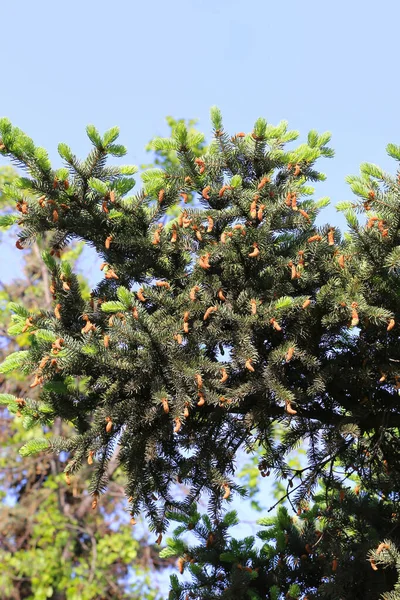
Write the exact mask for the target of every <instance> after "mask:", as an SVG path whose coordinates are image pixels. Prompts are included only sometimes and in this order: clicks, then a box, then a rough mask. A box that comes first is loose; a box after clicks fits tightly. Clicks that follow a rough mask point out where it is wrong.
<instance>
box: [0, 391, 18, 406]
mask: <svg viewBox="0 0 400 600" xmlns="http://www.w3.org/2000/svg"><path fill="white" fill-rule="evenodd" d="M16 399H17V397H16V396H13V395H12V394H0V405H2V406H8V405H9V404H12V403H13V402H15V401H16Z"/></svg>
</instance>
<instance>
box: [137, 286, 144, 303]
mask: <svg viewBox="0 0 400 600" xmlns="http://www.w3.org/2000/svg"><path fill="white" fill-rule="evenodd" d="M136 295H137V297H138V300H140V302H146V298H145V297H144V296H143V288H139V289H138V291H137V292H136Z"/></svg>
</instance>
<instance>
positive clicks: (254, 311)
mask: <svg viewBox="0 0 400 600" xmlns="http://www.w3.org/2000/svg"><path fill="white" fill-rule="evenodd" d="M250 306H251V314H252V315H256V314H257V300H255V299H254V298H252V299H251V300H250Z"/></svg>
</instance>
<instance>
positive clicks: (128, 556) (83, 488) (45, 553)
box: [0, 169, 168, 600]
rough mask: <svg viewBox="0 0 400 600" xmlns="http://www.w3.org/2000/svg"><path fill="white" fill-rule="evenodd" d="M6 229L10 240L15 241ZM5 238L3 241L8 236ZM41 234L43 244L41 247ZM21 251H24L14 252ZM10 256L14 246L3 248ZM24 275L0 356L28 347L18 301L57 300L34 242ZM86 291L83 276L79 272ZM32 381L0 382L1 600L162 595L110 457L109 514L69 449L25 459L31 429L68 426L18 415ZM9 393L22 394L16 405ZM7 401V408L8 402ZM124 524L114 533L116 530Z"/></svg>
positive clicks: (9, 298) (3, 307)
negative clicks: (17, 319) (74, 467)
mask: <svg viewBox="0 0 400 600" xmlns="http://www.w3.org/2000/svg"><path fill="white" fill-rule="evenodd" d="M16 177H17V175H16V173H15V172H13V171H12V170H10V169H4V170H1V171H0V179H3V183H5V182H7V183H12V182H13V181H15V179H16ZM0 209H1V216H0V218H1V220H2V223H3V224H7V222H11V221H12V218H11V219H10V218H9V217H10V213H11V212H12V211H14V204H13V203H10V202H9V200H8V198H7V197H6V196H4V195H1V196H0ZM9 236H10V234H9V233H8V234H7V233H5V234H4V237H5V238H6V240H7V238H9ZM2 243H4V242H3V240H2ZM44 243H45V241H42V242H41V245H43V244H44ZM81 250H82V248H81V245H77V246H75V247H69V248H67V249H66V251H65V253H64V254H65V257H66V258H68V259H69V260H70V261H71V264H74V263H75V261H76V259H77V258H78V257H79V256H80V254H81ZM15 252H18V250H15ZM7 254H8V255H10V254H11V259H12V258H14V257H13V254H12V252H11V253H10V251H9V250H7ZM22 266H23V268H22V270H21V273H20V276H19V278H18V279H12V280H11V281H7V282H3V281H2V282H1V291H0V299H1V304H0V335H1V346H0V355H1V360H4V359H5V357H6V356H7V355H8V354H10V353H11V352H13V351H17V350H20V349H26V348H28V347H29V334H28V333H27V332H23V333H21V334H19V335H18V336H16V337H15V336H13V335H12V334H10V333H8V332H7V329H8V328H10V326H11V329H12V326H13V325H12V322H10V316H11V315H10V312H12V311H10V308H12V306H13V304H12V302H13V301H14V302H15V301H17V300H20V301H21V300H22V301H23V303H24V306H25V307H26V308H27V309H29V310H30V311H31V312H32V313H37V312H39V307H45V306H47V307H48V308H50V307H51V294H50V291H49V289H48V288H49V281H48V272H47V269H46V266H45V264H44V263H43V261H42V260H41V256H40V247H39V245H38V243H36V242H35V243H34V244H33V245H32V247H31V248H30V249H29V250H27V251H25V252H24V254H23V260H22ZM80 286H81V289H82V291H83V293H85V294H87V295H88V288H87V283H86V282H85V281H84V280H83V278H80ZM29 384H30V380H29V379H27V377H26V376H24V375H23V374H21V373H18V372H13V373H9V374H8V375H7V377H6V378H4V377H1V388H0V423H1V428H0V474H1V475H0V590H1V594H0V595H1V598H2V600H22V599H23V598H31V599H35V600H40V599H41V598H53V599H57V600H70V599H71V598H77V597H79V598H80V599H82V600H95V599H99V598H103V597H107V598H110V599H111V598H112V599H117V598H118V599H120V598H140V599H144V598H148V599H149V600H151V599H154V598H155V597H158V592H157V585H155V584H154V577H153V581H152V586H151V589H149V574H150V569H152V570H153V571H154V570H155V568H156V567H155V565H156V564H158V565H159V567H161V568H162V567H165V566H166V564H168V563H166V562H165V561H162V560H161V561H160V560H159V557H158V552H157V550H156V548H155V547H154V544H150V543H149V542H148V534H147V532H146V531H145V532H144V534H143V536H142V537H141V539H133V536H132V528H131V527H130V525H129V519H127V518H126V515H124V508H125V500H124V494H123V483H122V481H121V475H120V474H118V471H117V469H116V468H115V467H116V466H117V464H116V463H115V464H113V471H114V472H113V474H112V481H111V482H110V489H109V493H108V494H107V495H106V496H105V498H104V502H103V511H102V512H100V511H97V512H93V511H92V510H91V508H90V504H91V500H90V496H88V494H87V476H88V473H90V467H89V466H87V468H86V469H83V470H81V471H80V472H79V473H77V474H76V475H75V476H74V477H73V478H72V480H71V482H70V485H69V486H68V485H67V482H66V481H65V478H64V475H63V470H64V468H65V465H66V461H67V456H66V455H61V454H60V455H59V454H52V455H49V454H47V453H39V454H35V455H32V456H30V457H29V458H27V459H24V460H22V461H21V457H20V455H19V452H18V449H19V448H20V447H21V446H22V445H23V444H24V443H25V442H26V441H28V440H30V439H32V437H34V436H36V437H37V436H40V435H45V436H51V435H52V434H53V435H54V434H57V433H60V432H62V434H63V435H65V436H69V435H71V433H72V429H71V427H69V426H68V425H67V424H66V423H64V424H62V423H61V422H60V420H59V419H56V420H55V421H54V422H53V423H52V422H51V420H50V419H48V420H46V419H45V417H46V415H45V414H43V415H42V417H43V419H42V423H41V425H39V426H38V425H37V424H36V425H35V422H31V420H30V419H29V416H28V418H22V412H21V410H20V408H21V406H22V405H23V399H24V398H25V397H26V396H27V395H29V396H30V397H31V399H32V400H37V396H38V388H36V389H35V390H30V389H29ZM10 398H17V399H19V400H18V401H17V402H13V403H11V404H10ZM2 404H3V405H4V404H6V405H7V406H8V410H6V408H5V406H2ZM117 527H118V530H117Z"/></svg>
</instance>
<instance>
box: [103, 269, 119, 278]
mask: <svg viewBox="0 0 400 600" xmlns="http://www.w3.org/2000/svg"><path fill="white" fill-rule="evenodd" d="M104 276H105V278H106V279H119V277H118V275H117V274H116V272H115V271H114V269H112V268H111V267H109V268H108V269H107V272H106V273H105V275H104Z"/></svg>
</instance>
